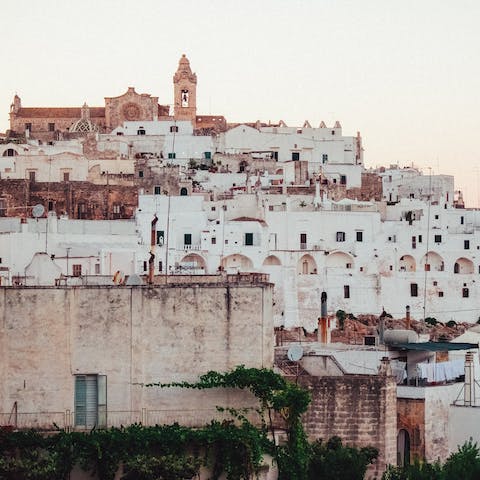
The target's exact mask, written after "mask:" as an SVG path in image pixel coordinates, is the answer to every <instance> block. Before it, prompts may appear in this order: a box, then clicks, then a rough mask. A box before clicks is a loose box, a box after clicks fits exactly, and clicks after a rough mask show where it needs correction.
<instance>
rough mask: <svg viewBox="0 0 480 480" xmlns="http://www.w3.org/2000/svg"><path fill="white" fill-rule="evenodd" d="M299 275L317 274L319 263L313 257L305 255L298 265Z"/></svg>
mask: <svg viewBox="0 0 480 480" xmlns="http://www.w3.org/2000/svg"><path fill="white" fill-rule="evenodd" d="M297 273H298V275H310V274H312V273H317V263H316V262H315V260H314V258H313V257H312V256H311V255H308V254H307V255H303V257H302V258H300V260H299V261H298V264H297Z"/></svg>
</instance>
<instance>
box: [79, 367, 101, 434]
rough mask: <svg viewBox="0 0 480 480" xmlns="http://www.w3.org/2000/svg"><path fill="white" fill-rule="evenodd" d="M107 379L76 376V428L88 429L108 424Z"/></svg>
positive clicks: (98, 376)
mask: <svg viewBox="0 0 480 480" xmlns="http://www.w3.org/2000/svg"><path fill="white" fill-rule="evenodd" d="M106 416H107V377H106V376H105V375H76V376H75V426H83V427H87V428H91V427H95V426H98V427H101V426H104V425H105V424H106Z"/></svg>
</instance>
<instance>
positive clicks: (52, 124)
mask: <svg viewBox="0 0 480 480" xmlns="http://www.w3.org/2000/svg"><path fill="white" fill-rule="evenodd" d="M48 131H49V132H54V131H55V124H54V123H49V124H48Z"/></svg>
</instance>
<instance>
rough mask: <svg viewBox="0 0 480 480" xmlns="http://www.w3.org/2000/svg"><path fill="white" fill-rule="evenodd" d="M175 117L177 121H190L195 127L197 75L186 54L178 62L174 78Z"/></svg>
mask: <svg viewBox="0 0 480 480" xmlns="http://www.w3.org/2000/svg"><path fill="white" fill-rule="evenodd" d="M173 90H174V116H175V119H176V120H190V121H191V122H192V124H193V127H194V128H195V126H196V118H197V75H196V74H195V73H192V69H191V68H190V62H189V61H188V58H187V57H186V56H185V54H183V55H182V58H180V61H179V62H178V69H177V71H176V72H175V75H174V76H173Z"/></svg>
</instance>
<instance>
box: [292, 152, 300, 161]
mask: <svg viewBox="0 0 480 480" xmlns="http://www.w3.org/2000/svg"><path fill="white" fill-rule="evenodd" d="M292 160H294V161H298V160H300V152H292Z"/></svg>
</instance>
